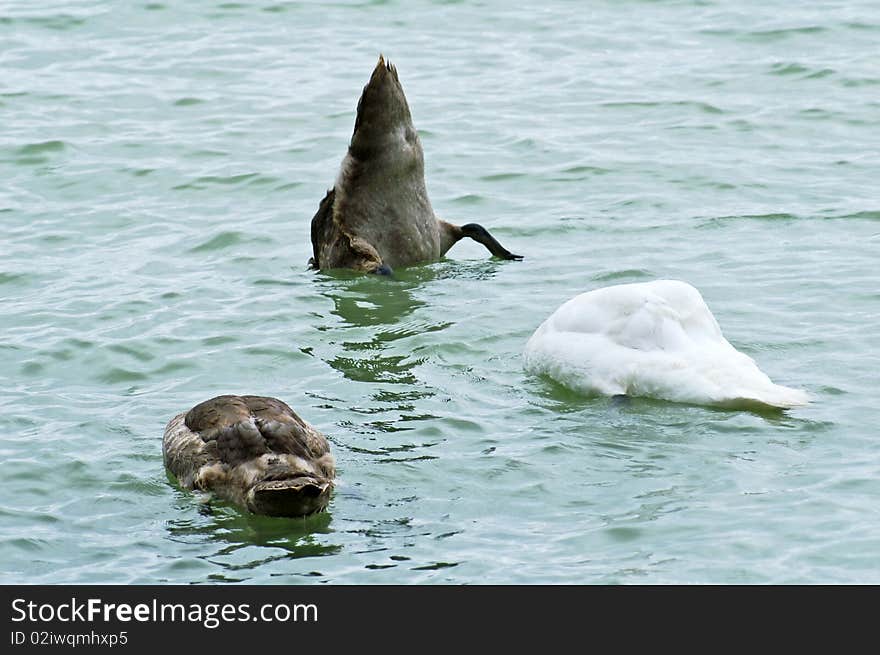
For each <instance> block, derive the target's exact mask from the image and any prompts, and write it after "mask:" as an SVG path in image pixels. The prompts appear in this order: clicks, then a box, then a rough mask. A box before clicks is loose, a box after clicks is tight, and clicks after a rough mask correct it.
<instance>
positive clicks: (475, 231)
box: [461, 223, 523, 261]
mask: <svg viewBox="0 0 880 655" xmlns="http://www.w3.org/2000/svg"><path fill="white" fill-rule="evenodd" d="M461 233H462V235H463V236H466V237H470V238H471V239H473V240H474V241H476V242H477V243H482V244H483V245H484V246H486V248H487V249H488V250H489V252H491V253H492V254H493V255H494V256H495V257H500V258H501V259H509V260H514V261H518V260H520V259H522V258H523V257H522V255H514V254H513V253H512V252H510V251H509V250H508V249H507V248H505V247H504V246H502V245H501V244H500V243H498V241H496V240H495V237H493V236H492V235H491V234H489V230H487V229H486V228H484V227H483V226H482V225H479V224H477V223H468V224H467V225H462V226H461Z"/></svg>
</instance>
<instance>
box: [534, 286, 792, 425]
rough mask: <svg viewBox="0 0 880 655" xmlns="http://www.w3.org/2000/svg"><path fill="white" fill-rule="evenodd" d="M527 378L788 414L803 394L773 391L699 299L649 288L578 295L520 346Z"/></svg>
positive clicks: (683, 290) (683, 289)
mask: <svg viewBox="0 0 880 655" xmlns="http://www.w3.org/2000/svg"><path fill="white" fill-rule="evenodd" d="M524 359H525V367H526V370H527V371H528V372H529V373H533V374H542V375H547V376H549V377H551V378H554V379H555V380H557V381H558V382H560V383H562V384H563V385H565V386H567V387H570V388H572V389H575V390H576V391H581V392H585V393H588V394H596V393H598V394H605V395H618V394H625V395H629V396H647V397H651V398H660V399H663V400H671V401H675V402H683V403H694V404H699V405H718V406H725V407H748V406H753V405H758V406H761V405H765V406H770V407H781V408H788V407H795V406H798V405H805V404H807V402H809V397H808V395H807V393H806V392H804V391H801V390H800V389H791V388H789V387H783V386H780V385H778V384H774V383H773V382H772V381H771V380H770V378H769V377H767V375H765V374H764V373H763V372H761V370H760V369H758V367H757V365H756V364H755V362H754V361H753V360H752V358H751V357H749V356H748V355H745V354H743V353H741V352H739V351H737V350H736V349H735V348H734V347H733V346H731V345H730V343H729V342H728V341H727V339H725V338H724V335H722V334H721V328H720V327H719V326H718V322H717V321H716V320H715V317H714V316H712V312H710V311H709V308H708V307H707V306H706V303H705V302H704V301H703V297H702V296H701V295H700V292H699V291H697V290H696V289H695V288H694V287H692V286H691V285H690V284H687V283H686V282H680V281H678V280H655V281H653V282H643V283H636V284H620V285H615V286H610V287H604V288H601V289H596V290H594V291H590V292H588V293H583V294H581V295H579V296H576V297H574V298H572V299H571V300H569V301H568V302H566V303H564V304H563V305H562V306H561V307H559V309H557V310H556V311H555V312H554V313H553V314H552V315H551V316H550V317H549V318H548V319H547V320H546V321H544V322H543V323H542V324H541V325H540V326H539V327H538V329H537V330H535V333H534V334H533V335H532V336H531V338H530V339H529V341H528V343H527V344H526V348H525V353H524Z"/></svg>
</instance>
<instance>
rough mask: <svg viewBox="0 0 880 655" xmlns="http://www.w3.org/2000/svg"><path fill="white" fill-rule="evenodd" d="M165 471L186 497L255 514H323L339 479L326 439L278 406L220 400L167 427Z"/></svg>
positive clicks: (249, 399) (269, 401) (251, 399)
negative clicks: (199, 495)
mask: <svg viewBox="0 0 880 655" xmlns="http://www.w3.org/2000/svg"><path fill="white" fill-rule="evenodd" d="M162 454H163V457H164V460H165V466H166V467H167V468H168V470H169V471H171V473H173V474H174V476H175V477H176V478H177V480H178V482H179V483H180V485H181V486H182V487H185V488H186V489H199V490H203V491H210V492H213V493H214V494H216V495H217V496H219V497H221V498H224V499H226V500H228V501H231V502H233V503H235V504H237V505H239V506H241V507H243V508H244V509H246V510H248V511H250V512H253V513H255V514H267V515H270V516H305V515H308V514H312V513H314V512H318V511H321V510H323V509H324V508H325V507H326V506H327V503H328V501H329V500H330V493H331V491H332V489H333V478H334V477H335V475H336V469H335V464H334V461H333V456H332V455H331V454H330V446H329V444H328V443H327V439H325V438H324V436H323V435H322V434H321V433H320V432H318V431H317V430H315V428H313V427H312V426H311V425H309V424H308V423H306V422H305V421H304V420H303V419H301V418H300V417H299V416H297V414H296V412H294V411H293V410H292V409H291V408H290V407H288V406H287V405H286V404H285V403H283V402H282V401H280V400H278V399H276V398H268V397H263V396H217V397H216V398H211V399H210V400H206V401H205V402H203V403H199V404H198V405H196V406H195V407H193V408H192V409H191V410H189V411H188V412H183V413H181V414H178V415H177V416H175V417H174V418H173V419H171V420H170V421H169V422H168V425H167V426H166V428H165V435H164V437H163V439H162Z"/></svg>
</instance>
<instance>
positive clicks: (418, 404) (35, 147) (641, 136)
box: [0, 0, 880, 584]
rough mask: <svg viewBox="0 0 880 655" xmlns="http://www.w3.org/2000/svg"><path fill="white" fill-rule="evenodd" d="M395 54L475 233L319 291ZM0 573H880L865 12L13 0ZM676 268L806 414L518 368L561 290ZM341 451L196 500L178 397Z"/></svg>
mask: <svg viewBox="0 0 880 655" xmlns="http://www.w3.org/2000/svg"><path fill="white" fill-rule="evenodd" d="M379 53H384V54H385V56H386V57H388V58H389V59H390V60H391V61H392V62H393V63H395V64H396V66H397V68H398V71H399V74H400V78H401V81H402V83H403V86H404V89H405V90H406V93H407V96H408V98H409V103H410V107H411V109H412V113H413V117H414V121H415V124H416V126H417V128H418V129H419V131H420V134H421V137H422V144H423V146H424V149H425V159H426V174H427V184H428V190H429V193H430V195H431V199H432V202H433V204H434V208H435V210H436V211H437V213H438V214H439V215H440V216H442V217H444V218H447V219H448V220H451V221H455V222H459V223H465V222H474V221H476V222H480V223H482V224H483V225H485V226H486V227H487V228H489V229H490V230H491V231H492V232H493V234H495V235H496V236H497V237H498V239H499V241H501V242H502V243H503V244H504V245H505V246H506V247H507V248H509V249H510V250H511V251H513V252H516V253H519V254H522V255H524V256H525V259H524V260H523V261H522V262H506V261H498V260H493V259H490V258H488V257H487V253H486V252H485V250H484V249H483V248H482V247H481V246H479V245H477V244H474V243H460V244H459V245H457V246H456V247H455V248H454V249H453V250H451V251H450V253H449V254H448V256H447V258H446V259H445V260H443V261H441V262H438V263H434V264H429V265H424V266H418V267H412V268H409V269H406V270H400V271H397V273H396V275H395V276H394V278H393V279H380V278H377V277H370V276H361V275H355V274H346V273H338V274H326V273H315V272H312V271H309V270H307V268H306V263H307V261H308V258H309V256H310V254H311V245H310V242H309V222H310V220H311V217H312V215H313V214H314V212H315V210H316V209H317V207H318V202H319V201H320V200H321V198H322V197H323V196H324V193H325V191H326V190H327V188H328V187H329V186H331V185H332V184H333V180H334V178H335V175H336V171H337V167H338V165H339V162H340V161H341V159H342V157H343V155H344V154H345V150H346V147H347V145H348V139H349V137H350V135H351V130H352V126H353V124H354V116H355V107H356V105H357V100H358V97H359V95H360V91H361V88H362V87H363V85H364V84H365V83H366V81H367V79H368V78H369V75H370V72H371V71H372V68H373V66H374V65H375V63H376V60H377V58H378V55H379ZM0 62H2V70H3V76H2V80H0V117H2V122H3V130H2V133H0V175H2V178H3V184H2V186H0V226H2V232H0V235H2V236H0V239H2V256H0V316H2V319H0V320H2V338H0V380H2V384H3V388H4V393H3V394H2V396H0V410H2V411H0V426H2V437H0V453H2V462H3V465H4V469H3V475H2V478H0V517H2V519H0V580H2V581H4V582H12V583H24V582H35V583H211V582H237V581H244V582H251V583H282V584H291V583H355V584H373V583H383V584H388V583H391V584H398V583H402V584H412V583H418V584H422V583H455V584H458V583H528V584H531V583H550V584H556V583H586V584H599V583H648V584H655V583H656V584H666V583H783V584H784V583H861V582H873V583H880V502H878V499H880V436H878V430H880V428H878V426H880V409H878V398H877V390H878V370H880V347H878V343H880V289H878V273H877V270H878V268H877V266H878V252H880V199H878V194H877V180H878V179H880V4H878V3H876V2H874V1H873V0H861V1H859V0H854V1H850V2H822V3H791V2H784V1H783V0H769V1H768V0H763V1H762V2H751V1H743V2H721V1H720V0H719V1H717V2H715V1H699V0H696V1H670V2H647V1H641V2H639V1H625V2H624V1H621V2H618V1H611V0H608V1H605V2H590V3H579V2H573V1H572V2H566V1H563V0H556V1H550V2H543V3H537V4H535V3H531V4H529V5H528V6H527V7H526V6H524V7H523V8H520V9H515V8H511V7H510V6H509V3H505V2H500V1H495V0H487V1H485V2H458V3H456V2H426V1H418V2H333V3H325V2H279V1H277V0H275V1H273V0H263V1H255V2H242V3H235V2H216V1H208V0H199V1H189V2H130V3H116V2H100V1H90V2H79V1H74V0H47V1H46V2H40V3H34V2H24V1H18V2H16V1H13V2H4V3H2V4H0ZM654 278H677V279H683V280H687V281H688V282H690V283H691V284H693V285H694V286H696V287H697V288H698V289H700V291H701V292H702V294H703V296H704V298H705V300H706V302H707V304H708V305H709V307H710V308H711V310H712V311H713V313H714V314H715V316H716V318H717V319H718V321H719V323H720V324H721V327H722V329H723V330H724V333H725V335H726V336H727V338H728V339H729V340H730V341H731V342H732V343H733V344H734V345H735V346H736V347H737V348H739V349H740V350H742V351H744V352H746V353H747V354H749V355H750V356H752V357H754V358H755V359H756V361H757V362H758V364H759V366H760V367H761V368H762V369H763V370H764V371H765V372H766V373H768V375H770V377H771V378H773V379H774V381H776V382H778V383H780V384H785V385H789V386H794V387H800V388H804V389H806V390H808V391H809V392H810V393H811V394H812V396H813V398H814V402H813V403H812V404H811V405H810V406H808V407H806V408H802V409H797V410H792V411H789V412H784V413H776V414H758V413H752V412H742V411H740V412H737V411H720V410H712V409H707V408H701V407H693V406H686V405H676V404H672V403H665V402H659V401H650V400H634V401H633V402H631V403H629V404H618V403H613V402H611V401H610V400H608V399H605V398H583V397H579V396H577V395H575V394H573V393H570V392H567V391H565V390H564V389H562V388H560V387H558V386H556V385H554V384H553V383H551V382H549V381H547V380H544V379H536V378H533V377H531V376H528V375H526V374H525V373H524V371H523V368H522V359H521V353H522V349H523V346H524V345H525V342H526V340H527V339H528V337H529V336H530V335H531V333H532V331H533V330H534V329H535V328H536V327H537V326H538V325H539V324H540V323H541V321H543V319H544V318H546V316H548V315H549V314H550V313H551V312H552V311H553V310H555V309H556V307H558V306H559V305H560V304H561V303H562V302H564V301H565V300H567V299H568V298H570V297H571V296H573V295H575V294H578V293H581V292H583V291H588V290H590V289H595V288H598V287H600V286H606V285H610V284H617V283H624V282H635V281H645V280H650V279H654ZM220 393H254V394H265V395H273V396H277V397H279V398H282V399H283V400H285V401H287V402H288V403H289V404H290V405H291V406H293V407H294V409H296V410H297V411H298V412H299V413H300V414H301V415H302V416H303V417H304V418H305V419H306V420H308V421H310V422H311V423H312V424H314V425H315V426H316V427H318V428H319V429H320V430H322V431H323V432H324V433H325V434H327V436H328V438H329V439H330V440H331V443H332V448H333V452H334V454H335V456H336V459H337V464H338V474H339V480H338V487H337V489H336V491H335V494H334V497H333V499H332V501H331V504H330V507H329V511H328V512H327V513H325V514H323V515H321V516H318V517H313V518H310V519H306V520H288V519H271V518H260V517H252V516H247V515H245V514H243V513H242V512H240V511H238V510H236V509H235V508H233V507H231V506H228V505H225V504H222V503H218V502H205V500H204V499H202V498H200V497H199V496H197V495H194V494H191V493H188V492H184V491H182V490H180V489H179V488H177V487H176V486H175V485H174V484H173V483H172V482H171V481H170V480H169V478H168V477H167V476H166V473H165V471H164V469H163V464H162V455H161V438H162V432H163V429H164V426H165V423H166V422H167V421H168V419H170V418H171V417H172V416H173V415H174V414H176V413H178V412H180V411H183V410H185V409H188V408H189V407H191V406H192V405H194V404H195V403H197V402H200V401H202V400H205V399H207V398H209V397H211V396H213V395H217V394H220Z"/></svg>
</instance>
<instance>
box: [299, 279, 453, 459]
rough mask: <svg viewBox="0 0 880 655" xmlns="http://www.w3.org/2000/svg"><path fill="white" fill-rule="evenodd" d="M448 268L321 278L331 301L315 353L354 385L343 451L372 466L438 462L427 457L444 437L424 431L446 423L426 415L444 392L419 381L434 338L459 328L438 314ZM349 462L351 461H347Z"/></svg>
mask: <svg viewBox="0 0 880 655" xmlns="http://www.w3.org/2000/svg"><path fill="white" fill-rule="evenodd" d="M445 270H446V267H444V266H443V265H429V266H416V267H411V268H408V269H402V270H399V271H395V274H394V276H392V277H384V276H376V275H364V274H362V273H354V272H350V271H338V272H337V271H334V272H332V273H331V274H326V273H318V274H316V275H315V287H316V292H317V293H318V294H320V295H321V296H324V297H325V298H327V299H329V300H330V301H331V305H330V308H329V310H328V312H327V314H326V321H325V323H324V325H322V326H320V327H319V328H318V329H319V330H320V331H321V332H322V336H323V337H324V338H323V340H322V341H323V342H322V343H321V344H320V345H319V346H316V348H315V354H316V355H318V356H319V357H320V358H321V359H323V360H324V361H325V362H326V363H327V364H328V365H329V366H330V367H331V368H333V369H334V370H335V371H338V372H339V373H341V374H342V376H343V377H344V378H345V379H346V380H349V381H352V382H365V383H367V384H366V385H355V386H351V385H346V386H345V394H344V395H345V396H346V400H345V401H344V402H345V405H346V406H343V407H336V409H338V410H341V412H342V413H343V414H348V416H346V417H345V418H344V419H343V420H341V421H340V422H339V423H338V425H339V427H340V428H341V429H342V430H341V431H342V432H343V433H348V434H350V435H351V438H348V439H347V440H346V441H347V442H348V443H347V444H346V445H344V446H342V448H345V449H347V450H348V451H349V453H350V454H351V455H352V456H353V457H355V458H363V457H364V456H366V457H367V458H368V460H369V464H373V463H391V462H400V461H409V462H411V461H417V460H425V459H434V456H433V455H430V454H428V453H425V452H424V449H425V448H431V447H433V446H435V445H437V443H438V440H437V439H436V438H431V439H427V438H425V437H424V436H422V437H421V438H419V433H420V429H421V428H422V426H424V425H427V424H428V422H431V421H434V420H436V419H437V418H438V417H437V416H435V415H434V414H432V413H430V412H426V411H424V410H423V409H417V408H419V407H424V405H425V403H426V402H429V401H430V399H431V398H433V397H434V396H435V395H436V391H435V390H434V389H433V388H432V387H431V386H430V385H428V384H427V383H425V382H424V380H422V379H421V378H420V376H419V367H420V366H421V365H423V364H425V363H426V362H427V361H428V359H429V357H430V348H429V346H428V343H426V335H430V334H431V333H435V332H439V331H442V330H445V329H447V328H449V327H451V326H452V325H454V323H453V322H451V321H448V320H443V319H446V318H447V317H445V316H443V317H441V319H440V320H438V319H437V318H435V316H436V315H435V313H434V312H432V311H421V310H422V309H423V308H425V306H426V305H428V304H429V300H430V294H431V286H432V285H433V284H435V283H437V282H438V281H439V280H440V279H441V278H442V277H443V275H444V271H445ZM343 459H345V458H344V456H343Z"/></svg>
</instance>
